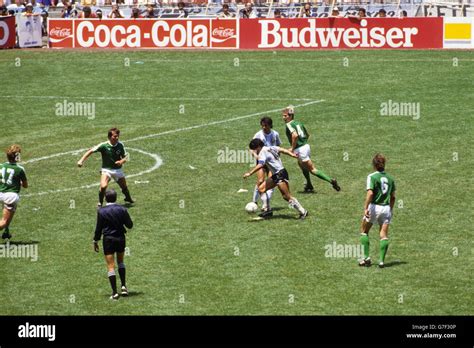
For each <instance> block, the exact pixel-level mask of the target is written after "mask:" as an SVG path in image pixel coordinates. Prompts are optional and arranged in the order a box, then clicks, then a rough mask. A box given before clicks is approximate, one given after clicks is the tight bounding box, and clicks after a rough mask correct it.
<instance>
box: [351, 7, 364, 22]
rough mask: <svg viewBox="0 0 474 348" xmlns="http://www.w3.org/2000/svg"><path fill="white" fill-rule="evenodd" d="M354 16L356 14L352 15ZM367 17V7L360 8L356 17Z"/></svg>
mask: <svg viewBox="0 0 474 348" xmlns="http://www.w3.org/2000/svg"><path fill="white" fill-rule="evenodd" d="M352 17H354V16H352ZM365 17H367V12H365V8H359V11H358V12H357V16H355V18H357V19H359V20H360V19H362V18H365Z"/></svg>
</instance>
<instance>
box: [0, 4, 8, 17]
mask: <svg viewBox="0 0 474 348" xmlns="http://www.w3.org/2000/svg"><path fill="white" fill-rule="evenodd" d="M5 16H8V9H7V7H6V6H5V5H2V6H0V17H5Z"/></svg>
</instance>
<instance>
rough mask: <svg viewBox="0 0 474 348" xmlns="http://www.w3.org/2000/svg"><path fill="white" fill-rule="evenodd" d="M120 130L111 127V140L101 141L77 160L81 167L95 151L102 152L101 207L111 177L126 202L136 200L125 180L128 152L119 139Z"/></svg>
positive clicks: (109, 136)
mask: <svg viewBox="0 0 474 348" xmlns="http://www.w3.org/2000/svg"><path fill="white" fill-rule="evenodd" d="M119 137H120V130H119V129H117V128H111V129H109V132H108V138H109V141H107V142H105V143H101V144H99V145H97V146H96V147H93V148H92V149H90V150H88V151H87V152H86V153H85V154H84V156H82V158H81V159H80V160H79V162H77V165H78V166H79V167H82V166H83V165H84V162H85V161H86V160H87V159H88V158H89V157H90V156H91V155H92V154H93V153H95V152H100V153H101V154H102V170H101V178H100V191H99V203H98V204H97V206H99V207H101V206H102V204H103V203H104V196H105V191H106V190H107V187H108V185H109V182H110V179H114V180H115V181H116V182H117V183H118V184H119V186H120V188H121V189H122V193H123V194H124V195H125V202H128V203H134V200H133V199H132V197H131V196H130V192H129V191H128V187H127V181H126V180H125V174H124V173H123V171H122V165H123V164H124V163H125V162H127V160H128V153H127V152H126V151H125V147H124V146H123V144H122V143H121V142H120V141H119Z"/></svg>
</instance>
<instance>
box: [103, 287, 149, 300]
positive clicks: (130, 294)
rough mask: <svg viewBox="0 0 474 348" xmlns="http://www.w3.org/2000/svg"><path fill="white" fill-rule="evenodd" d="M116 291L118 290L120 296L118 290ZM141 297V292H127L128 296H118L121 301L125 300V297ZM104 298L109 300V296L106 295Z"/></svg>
mask: <svg viewBox="0 0 474 348" xmlns="http://www.w3.org/2000/svg"><path fill="white" fill-rule="evenodd" d="M118 290H119V294H120V289H118ZM142 295H143V292H141V291H129V292H128V296H122V295H120V299H121V300H122V299H126V298H127V297H135V296H142ZM105 297H107V298H110V295H107V296H105Z"/></svg>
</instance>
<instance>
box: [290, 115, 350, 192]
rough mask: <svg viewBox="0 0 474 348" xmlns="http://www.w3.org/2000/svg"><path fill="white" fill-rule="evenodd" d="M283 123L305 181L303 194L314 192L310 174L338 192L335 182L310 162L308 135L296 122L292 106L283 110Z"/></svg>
mask: <svg viewBox="0 0 474 348" xmlns="http://www.w3.org/2000/svg"><path fill="white" fill-rule="evenodd" d="M282 117H283V121H284V122H285V123H286V136H287V137H288V141H289V142H290V144H291V148H290V151H291V152H294V153H296V154H297V155H298V165H299V166H300V168H301V171H302V172H303V175H304V177H305V179H306V185H305V187H304V192H306V193H312V192H314V188H313V184H312V183H311V178H310V174H312V175H314V176H317V177H318V178H320V179H321V180H324V181H327V182H328V183H330V184H331V185H332V187H333V189H335V190H336V191H340V190H341V188H340V187H339V185H338V183H337V180H336V179H333V178H331V177H329V176H327V175H326V174H325V173H324V172H323V171H322V170H319V169H316V167H315V166H314V164H313V162H312V161H311V157H310V156H311V149H310V146H309V144H308V139H309V133H308V131H307V130H306V127H305V126H304V124H303V123H302V122H300V121H296V120H295V119H294V118H295V110H294V108H293V107H292V106H288V107H287V108H285V109H283V114H282Z"/></svg>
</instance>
